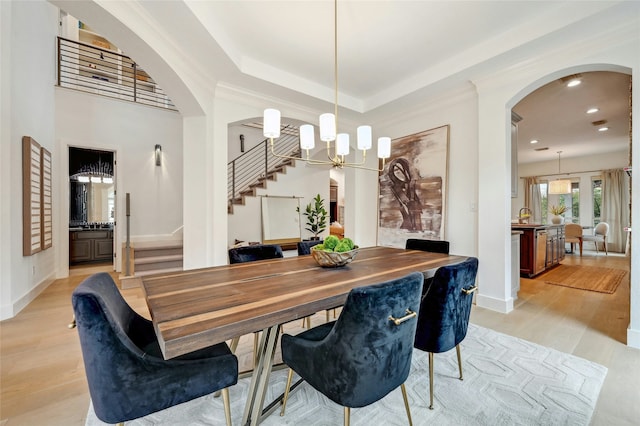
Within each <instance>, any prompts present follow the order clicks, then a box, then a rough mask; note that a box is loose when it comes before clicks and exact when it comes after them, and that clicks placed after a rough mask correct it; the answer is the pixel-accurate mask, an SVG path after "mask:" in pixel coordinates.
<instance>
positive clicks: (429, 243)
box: [404, 238, 449, 294]
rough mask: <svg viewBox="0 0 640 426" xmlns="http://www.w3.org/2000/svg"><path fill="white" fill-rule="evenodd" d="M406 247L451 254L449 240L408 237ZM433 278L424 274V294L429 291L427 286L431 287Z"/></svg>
mask: <svg viewBox="0 0 640 426" xmlns="http://www.w3.org/2000/svg"><path fill="white" fill-rule="evenodd" d="M404 248H406V249H407V250H421V251H428V252H431V253H442V254H449V241H445V240H424V239H420V238H408V239H407V242H406V243H405V247H404ZM432 280H433V276H429V275H427V274H425V275H424V285H423V286H422V292H423V294H424V292H425V291H427V287H429V284H430V283H431V281H432Z"/></svg>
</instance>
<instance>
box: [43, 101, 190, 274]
mask: <svg viewBox="0 0 640 426" xmlns="http://www.w3.org/2000/svg"><path fill="white" fill-rule="evenodd" d="M55 99H56V117H55V118H56V139H57V142H58V153H59V165H60V167H57V168H56V171H57V173H58V179H59V183H60V185H59V186H58V187H57V191H56V192H57V193H58V194H59V200H60V202H59V203H58V206H57V210H58V211H59V212H60V215H59V218H60V220H59V226H58V229H60V230H61V232H62V231H64V228H65V226H66V225H67V224H68V217H69V201H68V199H69V183H68V176H69V173H68V159H69V157H68V148H69V147H70V146H74V147H83V148H91V149H100V150H105V151H114V152H115V160H116V166H115V173H116V175H115V183H116V191H117V195H116V223H117V228H116V238H117V241H116V253H117V254H120V253H121V251H120V247H121V246H122V243H123V242H124V241H125V238H126V215H125V197H126V194H127V193H129V194H130V206H131V207H130V214H131V216H130V224H131V231H130V232H131V239H132V240H133V241H134V242H136V241H142V240H158V239H171V238H174V237H175V238H180V229H181V227H182V223H183V220H182V177H183V169H182V167H183V165H182V156H183V152H182V117H181V116H180V114H179V113H176V112H174V111H167V110H163V109H159V108H153V107H148V106H144V105H139V104H134V103H131V102H126V101H119V100H116V99H109V98H105V97H101V96H97V95H91V94H87V93H81V92H76V91H73V90H68V89H62V88H58V89H57V90H56V98H55ZM156 144H160V145H161V146H162V165H161V166H156V165H155V158H154V147H155V145H156ZM59 247H60V250H61V254H62V255H61V259H60V262H61V263H60V265H59V266H60V270H61V276H65V275H66V274H65V273H64V271H65V265H66V264H67V263H68V258H66V257H65V256H64V254H65V253H66V254H68V239H65V238H63V239H61V241H60V242H59ZM65 247H66V250H65ZM117 263H118V265H120V262H117ZM119 269H120V268H118V270H119Z"/></svg>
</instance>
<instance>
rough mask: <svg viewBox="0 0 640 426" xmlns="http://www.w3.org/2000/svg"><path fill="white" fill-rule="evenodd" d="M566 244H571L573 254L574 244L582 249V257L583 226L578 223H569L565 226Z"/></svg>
mask: <svg viewBox="0 0 640 426" xmlns="http://www.w3.org/2000/svg"><path fill="white" fill-rule="evenodd" d="M564 242H565V243H571V252H572V253H573V247H574V244H578V246H579V247H580V256H582V226H580V225H578V224H577V223H567V224H566V225H565V226H564Z"/></svg>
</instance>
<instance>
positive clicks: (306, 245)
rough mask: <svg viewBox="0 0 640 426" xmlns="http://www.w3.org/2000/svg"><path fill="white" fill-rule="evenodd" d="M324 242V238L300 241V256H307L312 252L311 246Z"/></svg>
mask: <svg viewBox="0 0 640 426" xmlns="http://www.w3.org/2000/svg"><path fill="white" fill-rule="evenodd" d="M322 243H324V240H309V241H299V242H298V244H297V245H298V256H305V255H307V254H311V247H313V246H317V245H318V244H322Z"/></svg>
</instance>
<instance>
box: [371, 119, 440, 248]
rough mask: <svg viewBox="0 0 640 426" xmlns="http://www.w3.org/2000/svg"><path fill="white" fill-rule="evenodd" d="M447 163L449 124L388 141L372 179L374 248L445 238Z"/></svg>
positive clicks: (400, 245) (402, 245)
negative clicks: (387, 152) (387, 154)
mask: <svg viewBox="0 0 640 426" xmlns="http://www.w3.org/2000/svg"><path fill="white" fill-rule="evenodd" d="M448 163H449V125H445V126H441V127H437V128H435V129H431V130H426V131H423V132H420V133H415V134H413V135H409V136H403V137H401V138H397V139H394V140H392V141H391V157H390V158H389V160H388V162H387V164H386V165H385V168H384V170H383V171H382V172H380V175H379V177H378V188H379V189H378V191H379V192H378V245H381V246H388V247H402V248H404V246H405V242H406V240H407V239H408V238H424V239H430V240H444V239H445V236H444V229H445V218H446V205H447V203H446V194H447V167H448Z"/></svg>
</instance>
